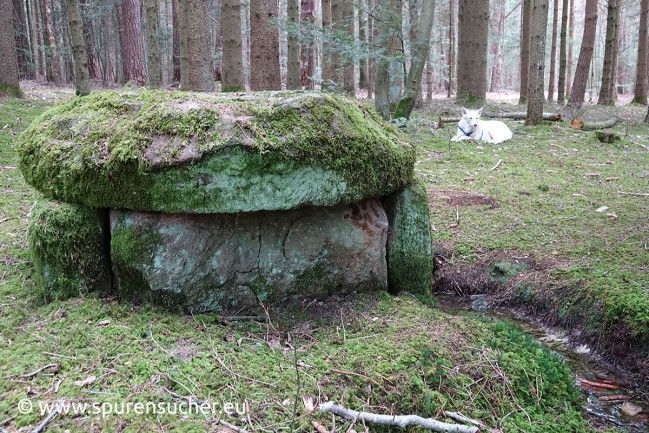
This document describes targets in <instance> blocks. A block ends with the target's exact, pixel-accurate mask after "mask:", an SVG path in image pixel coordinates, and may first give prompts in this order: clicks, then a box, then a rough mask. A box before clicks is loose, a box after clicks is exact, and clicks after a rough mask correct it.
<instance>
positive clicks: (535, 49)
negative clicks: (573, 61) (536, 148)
mask: <svg viewBox="0 0 649 433" xmlns="http://www.w3.org/2000/svg"><path fill="white" fill-rule="evenodd" d="M555 1H556V0H555ZM533 3H534V4H533V6H532V29H531V30H532V31H531V39H530V42H531V44H530V70H529V82H528V102H527V121H526V122H525V124H526V125H528V126H534V125H538V124H540V123H542V122H543V102H544V101H545V94H544V92H543V87H544V84H545V39H546V35H547V29H548V9H549V4H548V0H534V2H533Z"/></svg>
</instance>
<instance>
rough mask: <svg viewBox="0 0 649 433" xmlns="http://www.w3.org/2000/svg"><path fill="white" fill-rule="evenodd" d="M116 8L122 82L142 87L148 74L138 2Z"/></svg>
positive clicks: (127, 1)
mask: <svg viewBox="0 0 649 433" xmlns="http://www.w3.org/2000/svg"><path fill="white" fill-rule="evenodd" d="M46 1H47V0H46ZM117 8H118V11H119V24H120V26H119V27H120V31H119V38H120V43H121V45H122V62H123V63H122V70H123V71H124V81H133V82H134V83H135V84H137V85H138V86H144V85H145V84H146V83H147V81H148V74H147V70H146V63H145V56H144V38H143V36H142V27H141V23H142V19H141V17H140V2H139V1H138V0H123V1H122V2H121V3H119V4H118V6H117Z"/></svg>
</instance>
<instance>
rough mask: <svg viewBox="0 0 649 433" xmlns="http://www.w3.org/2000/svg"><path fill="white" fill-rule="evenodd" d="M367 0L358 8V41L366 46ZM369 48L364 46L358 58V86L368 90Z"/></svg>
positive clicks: (362, 0) (362, 1) (363, 0)
mask: <svg viewBox="0 0 649 433" xmlns="http://www.w3.org/2000/svg"><path fill="white" fill-rule="evenodd" d="M367 10H368V9H367V0H361V5H360V7H359V8H358V41H359V42H360V43H361V44H362V45H363V46H364V47H367V46H368V37H367ZM367 55H368V53H367V50H366V49H365V48H364V49H363V52H362V53H361V56H360V58H359V59H358V87H359V89H365V90H367V73H368V72H367Z"/></svg>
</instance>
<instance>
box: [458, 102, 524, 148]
mask: <svg viewBox="0 0 649 433" xmlns="http://www.w3.org/2000/svg"><path fill="white" fill-rule="evenodd" d="M482 110H484V107H482V108H481V109H479V110H467V109H466V108H464V107H462V118H461V119H460V121H459V122H458V124H457V133H456V134H455V137H453V138H452V139H451V141H462V140H478V141H486V142H487V143H493V144H498V143H502V142H503V141H507V140H509V139H510V138H512V131H511V130H510V129H509V128H508V127H507V125H505V124H504V123H503V122H501V121H499V120H480V116H481V115H482Z"/></svg>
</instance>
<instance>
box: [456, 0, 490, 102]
mask: <svg viewBox="0 0 649 433" xmlns="http://www.w3.org/2000/svg"><path fill="white" fill-rule="evenodd" d="M458 34H459V36H458V39H459V41H458V46H459V53H458V60H457V70H458V77H457V100H458V101H460V102H462V103H466V104H468V105H478V106H479V105H482V104H483V103H484V101H485V100H486V99H487V41H488V39H489V38H488V36H489V2H487V1H481V2H475V1H471V0H460V1H459V9H458Z"/></svg>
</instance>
